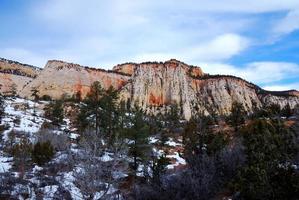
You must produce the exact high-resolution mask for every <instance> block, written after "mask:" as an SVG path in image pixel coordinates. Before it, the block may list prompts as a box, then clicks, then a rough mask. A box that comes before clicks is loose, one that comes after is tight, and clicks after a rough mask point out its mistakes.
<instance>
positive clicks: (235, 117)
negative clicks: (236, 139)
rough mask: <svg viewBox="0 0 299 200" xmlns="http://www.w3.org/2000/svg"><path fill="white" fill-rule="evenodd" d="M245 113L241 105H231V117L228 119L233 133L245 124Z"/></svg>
mask: <svg viewBox="0 0 299 200" xmlns="http://www.w3.org/2000/svg"><path fill="white" fill-rule="evenodd" d="M246 116H247V115H246V112H245V110H244V107H243V105H242V104H241V103H238V102H234V103H233V104H232V110H231V115H230V117H229V120H230V123H231V125H232V126H233V127H234V128H235V131H237V130H238V129H239V126H240V125H243V124H244V123H245V119H246Z"/></svg>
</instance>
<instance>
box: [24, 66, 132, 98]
mask: <svg viewBox="0 0 299 200" xmlns="http://www.w3.org/2000/svg"><path fill="white" fill-rule="evenodd" d="M128 79H129V77H128V76H122V75H119V74H117V73H111V72H108V71H104V70H97V69H91V68H86V67H82V66H80V65H77V64H72V63H66V62H62V61H49V62H48V63H47V65H46V66H45V68H44V69H43V71H42V72H41V73H40V75H39V76H38V77H37V78H36V79H34V81H32V82H31V83H29V84H28V85H27V86H26V87H25V88H24V89H23V90H22V91H21V92H20V95H21V96H22V97H27V98H30V96H31V93H32V92H31V90H32V88H36V89H37V90H38V91H39V93H38V95H39V96H43V95H49V96H50V97H52V98H56V99H58V98H61V97H62V95H64V94H67V95H69V96H72V95H75V94H77V93H78V92H79V93H80V94H81V96H82V97H84V96H86V94H87V93H88V92H89V90H90V86H91V84H92V83H93V82H95V81H99V82H100V83H101V85H102V86H103V88H105V89H108V88H109V87H110V86H112V87H114V88H117V89H119V88H120V87H122V86H123V85H124V84H125V83H126V82H127V80H128Z"/></svg>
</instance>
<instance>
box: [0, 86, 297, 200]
mask: <svg viewBox="0 0 299 200" xmlns="http://www.w3.org/2000/svg"><path fill="white" fill-rule="evenodd" d="M32 93H33V95H34V102H33V103H34V107H33V111H32V113H33V120H35V121H38V119H37V117H38V116H37V115H38V114H37V112H36V109H37V108H36V103H37V102H38V101H39V99H38V94H37V91H32ZM44 99H46V100H48V101H49V103H46V104H45V107H44V117H45V120H44V121H43V124H42V126H41V128H40V130H39V131H38V132H37V133H35V134H34V136H33V137H30V136H28V134H26V133H25V132H17V131H15V130H14V129H12V130H11V131H9V132H7V130H8V128H7V127H5V123H4V122H2V123H1V128H2V132H3V137H2V140H1V149H0V150H1V152H3V154H5V155H9V156H11V157H13V168H12V169H11V171H10V172H3V173H0V176H1V177H0V178H1V179H0V191H1V193H0V197H3V198H20V197H23V198H26V197H32V196H33V194H35V196H36V198H42V197H45V196H43V195H44V194H45V191H44V190H45V188H47V186H55V188H56V189H55V190H54V192H53V194H51V198H53V199H70V198H73V199H148V200H154V199H199V200H201V199H203V200H204V199H223V198H232V199H298V196H299V171H298V164H299V163H298V162H299V153H298V152H299V151H298V144H299V143H298V142H299V141H298V140H299V122H298V121H299V119H298V115H299V113H298V112H299V109H298V108H295V109H291V108H290V107H289V106H286V107H285V108H283V109H281V108H280V107H279V106H277V105H269V106H268V107H266V108H260V109H257V110H256V111H255V113H252V114H250V115H247V113H246V112H245V111H244V110H243V108H242V106H241V105H240V104H238V103H234V104H233V105H232V114H231V115H230V116H217V115H213V116H214V117H212V116H204V115H199V116H194V117H193V118H192V119H191V120H189V121H184V120H182V119H181V118H180V116H181V115H180V113H181V112H182V111H181V110H179V109H178V107H177V106H176V105H172V106H170V107H169V109H168V111H167V113H165V114H164V115H158V116H150V115H147V114H146V113H144V112H143V111H142V110H141V109H140V108H138V107H137V106H131V105H127V104H126V103H125V102H119V96H118V92H117V91H115V90H114V89H113V88H109V89H108V90H107V91H105V90H103V89H102V87H101V85H100V84H99V83H98V82H95V83H94V84H93V85H92V89H91V92H90V93H89V95H87V97H86V98H85V99H83V100H82V99H81V97H80V94H78V95H75V96H74V97H73V98H66V97H64V98H62V99H61V100H56V101H51V100H50V99H49V98H48V97H47V98H46V97H44ZM4 104H5V102H4V100H3V98H1V99H0V119H3V118H4V117H5V112H4V110H5V106H4ZM70 113H71V114H70ZM66 118H68V119H69V121H71V122H70V123H69V122H68V121H66ZM17 123H19V122H18V120H15V122H14V124H17ZM66 126H70V127H68V128H66ZM71 129H72V130H75V132H76V135H78V137H75V138H72V137H70V136H71V134H70V133H69V132H70V130H71ZM5 135H7V138H6V139H4V136H5ZM174 141H176V142H177V143H178V142H179V145H178V144H176V143H175V142H174ZM172 143H175V144H174V145H173V144H172ZM171 152H172V155H170V153H171ZM173 155H175V156H176V158H177V159H179V160H180V159H181V160H182V161H181V162H180V163H175V164H173V163H172V162H173V160H172V158H173V157H174V156H173ZM12 172H15V174H13V173H12ZM68 176H71V177H72V181H71V184H72V189H71V190H66V189H65V188H66V183H65V181H66V180H68ZM69 185H70V183H69ZM22 186H25V187H22ZM16 187H17V189H16ZM41 188H43V190H42V189H41ZM51 189H53V188H51ZM77 190H78V191H77Z"/></svg>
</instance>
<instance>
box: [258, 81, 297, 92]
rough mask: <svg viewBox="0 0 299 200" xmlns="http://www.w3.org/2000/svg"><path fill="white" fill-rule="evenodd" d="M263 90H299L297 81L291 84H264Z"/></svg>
mask: <svg viewBox="0 0 299 200" xmlns="http://www.w3.org/2000/svg"><path fill="white" fill-rule="evenodd" d="M263 89H265V90H270V91H284V90H294V89H295V90H297V91H299V83H292V84H279V85H266V86H264V87H263Z"/></svg>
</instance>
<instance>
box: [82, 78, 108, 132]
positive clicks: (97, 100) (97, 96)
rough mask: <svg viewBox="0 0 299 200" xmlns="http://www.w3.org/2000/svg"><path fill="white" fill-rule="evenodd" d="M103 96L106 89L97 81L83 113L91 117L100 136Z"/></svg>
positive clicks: (93, 85) (87, 98) (92, 86)
mask: <svg viewBox="0 0 299 200" xmlns="http://www.w3.org/2000/svg"><path fill="white" fill-rule="evenodd" d="M103 94H104V89H103V88H102V86H101V83H100V82H98V81H96V82H94V83H93V84H92V85H91V88H90V92H89V93H88V94H87V97H86V99H85V102H84V103H85V104H84V106H85V108H83V112H86V113H85V115H86V116H91V118H92V121H93V123H94V128H95V130H96V134H98V133H99V130H100V117H101V98H102V96H103Z"/></svg>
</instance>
